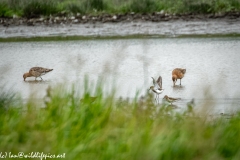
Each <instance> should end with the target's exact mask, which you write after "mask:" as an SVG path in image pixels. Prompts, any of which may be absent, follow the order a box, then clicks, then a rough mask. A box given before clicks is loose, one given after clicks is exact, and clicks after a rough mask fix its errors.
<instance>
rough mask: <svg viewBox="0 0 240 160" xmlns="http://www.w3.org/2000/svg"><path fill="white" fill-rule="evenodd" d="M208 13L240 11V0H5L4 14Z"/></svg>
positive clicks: (0, 8) (0, 13)
mask: <svg viewBox="0 0 240 160" xmlns="http://www.w3.org/2000/svg"><path fill="white" fill-rule="evenodd" d="M162 10H164V12H165V13H170V14H174V13H175V14H181V13H193V14H208V13H219V12H221V13H226V12H231V11H238V12H239V11H240V1H239V0H208V1H207V0H201V1H193V0H21V1H19V0H1V2H0V17H12V16H13V15H18V16H20V17H21V16H22V17H27V18H33V17H40V16H50V15H62V14H63V13H65V14H69V15H71V14H76V13H80V14H102V13H109V14H114V13H130V12H135V13H153V12H160V11H162Z"/></svg>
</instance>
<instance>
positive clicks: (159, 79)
mask: <svg viewBox="0 0 240 160" xmlns="http://www.w3.org/2000/svg"><path fill="white" fill-rule="evenodd" d="M157 84H158V85H159V88H160V89H162V77H161V76H159V77H158V79H157Z"/></svg>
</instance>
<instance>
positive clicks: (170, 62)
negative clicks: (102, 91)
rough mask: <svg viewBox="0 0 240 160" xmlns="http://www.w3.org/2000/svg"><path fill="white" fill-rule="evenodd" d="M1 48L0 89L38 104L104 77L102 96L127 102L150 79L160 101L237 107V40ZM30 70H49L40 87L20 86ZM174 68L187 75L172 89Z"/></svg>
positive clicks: (62, 43)
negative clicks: (59, 89) (56, 91)
mask: <svg viewBox="0 0 240 160" xmlns="http://www.w3.org/2000/svg"><path fill="white" fill-rule="evenodd" d="M0 48H1V53H0V67H1V70H0V72H1V81H0V85H1V86H2V85H4V86H5V89H11V90H12V91H16V92H20V93H21V95H22V97H23V98H28V97H29V96H30V95H32V93H35V95H36V96H37V97H38V98H39V97H40V98H41V97H43V96H44V95H45V93H46V88H47V87H48V86H49V85H56V84H58V83H77V84H82V83H83V81H84V76H85V75H87V76H88V78H89V80H90V82H91V83H94V82H96V81H97V79H99V77H100V76H104V77H107V78H106V81H107V82H106V83H105V84H106V85H105V86H106V87H105V88H106V90H107V89H110V88H111V87H112V86H113V85H114V86H116V87H117V96H122V97H131V98H132V97H134V96H135V95H136V91H139V92H140V95H144V93H145V92H146V91H147V89H148V88H149V87H150V86H151V85H152V79H151V77H154V78H157V77H158V76H159V75H161V76H162V78H163V88H164V89H165V90H164V92H163V93H162V95H160V97H161V98H162V97H163V96H164V95H165V94H166V95H169V96H172V97H180V98H182V101H181V102H178V103H177V104H179V105H181V104H183V103H184V104H185V102H187V101H188V100H190V99H192V98H195V99H196V100H201V99H206V98H209V99H215V100H217V101H218V102H221V104H222V106H226V104H229V105H232V104H235V103H237V104H240V103H239V101H240V100H239V99H238V97H239V89H240V85H239V82H240V78H239V75H240V69H239V68H240V63H239V60H240V54H239V51H240V38H238V37H237V38H236V37H235V38H231V37H228V38H143V39H114V40H113V39H105V40H103V39H101V40H96V39H93V40H77V41H71V40H69V41H48V42H12V43H0ZM33 66H42V67H46V68H53V69H54V70H53V71H52V72H51V73H49V74H47V75H45V76H43V77H42V78H43V79H44V81H37V82H36V81H34V79H35V78H27V81H26V82H24V81H23V78H22V75H23V73H25V72H27V71H28V70H29V69H30V68H31V67H33ZM174 68H186V69H187V71H186V75H185V77H184V78H183V79H182V86H179V85H177V86H176V87H173V84H172V80H171V72H172V70H173V69H174ZM177 84H179V81H178V82H177ZM80 86H81V85H80ZM93 86H94V85H93ZM80 89H81V88H80ZM235 106H236V104H235ZM238 106H239V105H238ZM221 109H222V108H221ZM221 109H220V110H221Z"/></svg>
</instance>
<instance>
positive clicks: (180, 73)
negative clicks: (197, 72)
mask: <svg viewBox="0 0 240 160" xmlns="http://www.w3.org/2000/svg"><path fill="white" fill-rule="evenodd" d="M185 73H186V69H182V68H175V69H174V70H173V71H172V81H173V86H175V83H176V82H177V79H180V85H181V79H182V78H183V77H184V74H185Z"/></svg>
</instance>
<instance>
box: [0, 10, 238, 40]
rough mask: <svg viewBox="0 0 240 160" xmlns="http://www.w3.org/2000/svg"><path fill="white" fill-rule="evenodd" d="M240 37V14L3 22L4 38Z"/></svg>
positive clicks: (1, 34) (0, 35)
mask: <svg viewBox="0 0 240 160" xmlns="http://www.w3.org/2000/svg"><path fill="white" fill-rule="evenodd" d="M138 35H141V36H157V37H179V36H193V35H195V36H201V35H203V36H214V35H220V36H221V35H237V36H239V35H240V13H238V12H233V13H226V14H209V15H191V14H186V15H169V14H165V13H161V12H159V13H152V14H134V13H130V14H116V15H101V16H91V15H80V14H79V15H75V16H68V17H65V16H59V17H47V18H43V17H42V18H32V19H26V18H17V17H15V18H11V19H6V18H0V38H1V39H6V38H13V37H15V38H34V37H71V36H77V37H115V36H138Z"/></svg>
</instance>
